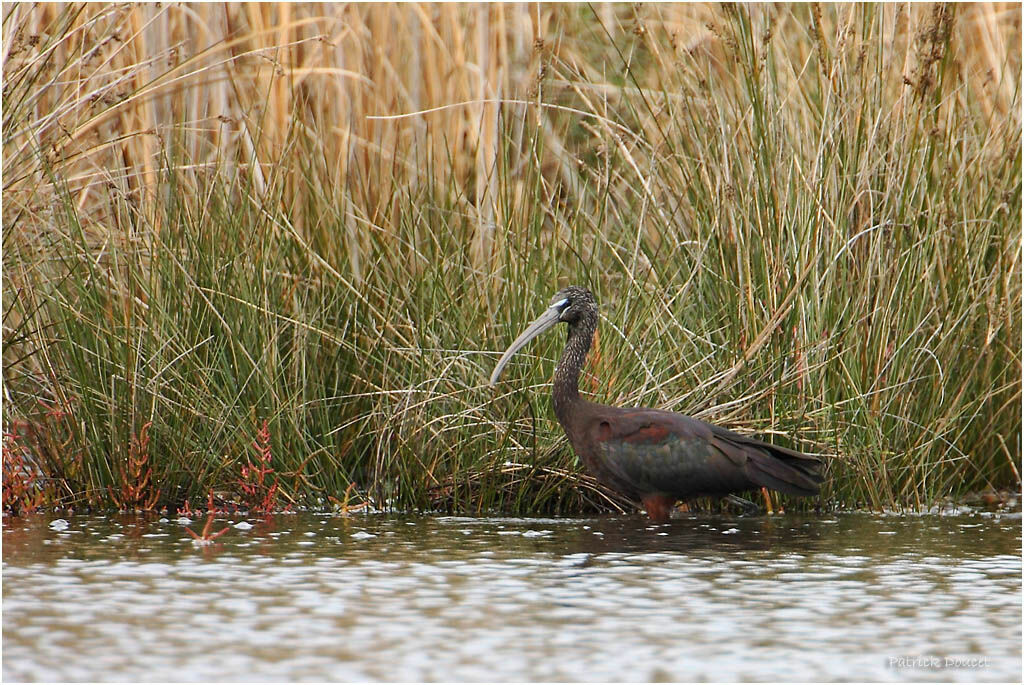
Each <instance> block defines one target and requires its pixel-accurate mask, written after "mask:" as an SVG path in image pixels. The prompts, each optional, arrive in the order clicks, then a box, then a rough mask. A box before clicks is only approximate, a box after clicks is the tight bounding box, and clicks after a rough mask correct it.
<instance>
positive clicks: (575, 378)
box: [553, 313, 597, 428]
mask: <svg viewBox="0 0 1024 685" xmlns="http://www.w3.org/2000/svg"><path fill="white" fill-rule="evenodd" d="M596 330H597V314H596V313H594V314H588V315H585V316H584V317H583V318H582V319H580V320H579V321H576V322H575V323H573V324H570V325H569V338H568V340H566V342H565V350H563V351H562V358H561V359H560V360H559V361H558V367H557V368H555V383H554V392H553V397H554V405H555V416H557V417H558V421H559V423H561V424H562V427H563V428H564V427H566V426H567V425H568V423H567V421H568V419H569V416H570V414H571V413H572V407H573V406H574V405H575V404H576V403H577V402H578V401H579V398H580V393H579V384H580V371H582V370H583V362H584V361H585V360H586V358H587V352H589V351H590V345H591V343H593V341H594V332H595V331H596Z"/></svg>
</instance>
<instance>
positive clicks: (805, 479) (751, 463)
mask: <svg viewBox="0 0 1024 685" xmlns="http://www.w3.org/2000/svg"><path fill="white" fill-rule="evenodd" d="M723 432H724V431H723ZM719 437H724V436H719ZM737 438H739V439H737ZM726 440H728V442H731V443H733V446H734V447H735V448H738V449H740V450H742V451H743V453H744V455H745V456H746V457H747V459H746V471H747V475H748V477H749V478H750V479H751V480H752V481H753V482H754V483H756V484H757V485H759V486H763V487H766V488H771V489H772V490H777V491H779V492H782V493H785V494H787V495H803V496H810V495H817V494H818V489H819V488H818V486H819V485H820V484H821V482H822V481H823V480H824V478H823V477H822V475H821V467H822V463H821V459H819V458H818V457H812V456H810V455H807V454H802V453H801V452H797V451H796V450H791V449H788V448H786V447H779V446H777V445H772V444H770V443H767V442H761V441H760V440H755V439H754V438H748V437H746V436H739V435H736V434H735V433H733V434H732V435H729V436H728V437H727V438H726Z"/></svg>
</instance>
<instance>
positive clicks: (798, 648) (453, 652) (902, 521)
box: [2, 514, 1021, 681]
mask: <svg viewBox="0 0 1024 685" xmlns="http://www.w3.org/2000/svg"><path fill="white" fill-rule="evenodd" d="M56 518H57V517H56V516H54V515H37V516H34V517H30V518H28V519H26V520H19V519H11V518H5V519H4V521H3V672H2V675H3V679H4V680H5V681H15V680H99V681H110V680H128V681H135V680H138V681H153V680H176V681H177V680H184V681H206V680H215V681H216V680H229V681H230V680H479V681H491V680H499V681H502V680H597V681H606V680H633V681H635V680H712V679H718V680H723V679H724V680H760V681H782V680H839V679H850V678H855V679H864V680H907V681H913V680H961V681H979V680H981V681H991V680H1019V679H1020V677H1021V521H1020V515H1019V514H1013V515H1002V516H1000V515H999V514H995V515H991V514H985V515H978V514H975V515H970V516H906V517H897V516H874V515H868V514H841V515H834V516H824V517H797V516H783V517H752V518H732V517H693V518H686V519H682V520H676V521H674V522H673V523H672V524H670V525H668V526H656V525H651V524H649V523H647V522H646V521H644V520H643V519H641V518H640V517H638V516H630V517H619V518H614V517H612V518H608V517H598V518H590V519H561V518H552V519H519V518H515V519H513V518H457V517H385V516H355V517H348V518H346V517H339V516H330V515H312V514H297V515H282V516H277V517H274V518H272V519H270V520H267V521H261V520H259V519H249V521H248V523H249V524H251V525H252V527H251V528H248V529H246V527H245V525H244V524H243V526H242V527H232V528H231V529H230V530H229V531H228V532H227V533H225V534H224V535H222V536H221V537H219V538H217V540H216V544H214V545H210V546H206V547H197V546H195V545H194V544H193V542H192V538H191V537H190V536H189V535H188V533H187V532H186V531H185V523H184V522H180V521H178V520H176V519H175V518H173V517H172V518H171V519H170V520H167V519H164V520H157V519H153V518H150V519H145V518H136V517H114V518H110V517H102V518H101V517H67V518H66V525H65V524H62V523H60V522H58V521H55V519H56ZM242 521H243V519H241V518H239V517H234V518H230V517H229V518H226V519H223V520H219V521H217V522H216V523H215V525H214V528H213V530H219V529H221V528H223V527H224V526H225V525H228V524H232V523H239V522H242ZM202 524H203V521H196V522H194V523H191V524H190V526H191V528H192V529H193V530H196V531H199V530H201V528H202ZM947 658H948V659H963V661H960V662H954V661H947ZM900 659H903V661H899V660H900ZM972 660H973V661H972Z"/></svg>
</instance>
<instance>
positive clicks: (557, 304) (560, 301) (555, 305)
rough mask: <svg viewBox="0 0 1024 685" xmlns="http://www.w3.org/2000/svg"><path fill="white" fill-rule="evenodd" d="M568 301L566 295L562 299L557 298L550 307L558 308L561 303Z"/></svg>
mask: <svg viewBox="0 0 1024 685" xmlns="http://www.w3.org/2000/svg"><path fill="white" fill-rule="evenodd" d="M568 301H569V298H568V297H563V298H562V299H560V300H559V301H558V302H555V303H554V304H552V305H551V306H552V307H559V308H560V307H561V306H562V305H563V304H565V303H566V302H568Z"/></svg>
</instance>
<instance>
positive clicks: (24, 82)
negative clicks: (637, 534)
mask: <svg viewBox="0 0 1024 685" xmlns="http://www.w3.org/2000/svg"><path fill="white" fill-rule="evenodd" d="M3 12H4V15H3V25H2V30H3V38H4V41H3V45H4V48H3V49H4V50H5V59H4V67H3V98H4V100H3V103H4V108H3V134H2V135H3V307H4V311H3V344H4V349H3V372H4V431H5V440H4V478H5V488H4V492H5V500H4V507H5V510H9V511H19V510H23V509H30V508H33V507H38V506H41V505H42V504H43V503H44V501H45V504H46V505H58V504H59V505H70V506H94V507H111V506H113V507H121V508H143V509H145V508H159V507H181V506H183V505H184V506H188V505H186V502H192V503H195V502H204V501H210V502H213V501H214V500H215V499H216V501H219V502H241V503H244V502H247V501H250V500H251V502H252V503H254V504H253V506H256V507H259V506H261V505H266V502H267V500H268V497H269V496H270V495H272V499H273V500H274V502H275V503H278V505H279V506H289V505H298V506H305V505H309V506H327V505H328V504H329V503H330V502H338V501H342V499H343V500H344V502H345V507H346V509H347V508H349V506H350V505H349V502H350V501H352V503H353V504H352V505H351V506H358V505H359V504H361V503H369V504H370V505H371V506H373V507H376V508H381V509H384V508H397V509H409V508H422V509H434V508H443V509H446V510H452V511H462V512H477V511H486V510H494V509H500V510H505V511H517V512H539V511H555V512H566V513H569V512H577V511H585V510H595V509H612V510H614V508H615V507H617V506H623V503H620V502H617V501H615V500H614V499H613V498H611V497H610V496H609V495H608V494H607V493H605V492H603V491H602V490H601V489H600V487H599V486H598V485H597V484H596V483H594V482H593V481H591V480H590V479H588V478H587V477H585V475H584V474H582V473H581V472H580V471H579V468H578V466H577V465H576V463H575V460H574V458H573V456H572V454H571V451H570V450H569V448H568V446H567V444H566V443H565V441H564V439H562V437H561V432H560V430H559V429H558V426H557V424H556V423H555V422H554V418H553V416H552V413H551V411H550V406H549V400H548V390H549V385H548V381H549V379H550V377H551V372H552V367H553V364H554V360H555V358H556V357H557V354H558V352H559V342H558V341H557V340H556V339H555V338H551V339H548V340H547V341H538V342H537V343H535V344H534V346H533V347H532V348H530V349H529V350H527V352H528V353H530V354H528V355H526V356H525V357H524V359H526V360H528V361H526V362H525V363H523V362H520V363H519V365H518V367H513V368H512V369H511V370H510V372H509V373H508V374H507V377H506V381H504V382H503V383H502V385H501V386H500V387H499V388H498V389H497V390H493V389H491V388H489V387H487V385H486V381H487V378H488V375H489V372H490V369H491V365H492V364H493V363H494V361H495V360H496V358H497V354H498V353H500V351H501V350H502V349H504V347H505V346H506V344H507V343H508V342H509V341H510V340H511V338H512V337H513V336H514V335H515V334H516V333H517V332H518V331H519V330H521V328H522V327H523V326H524V325H525V324H526V323H527V322H528V321H529V320H530V319H531V318H532V317H533V316H534V315H535V314H536V313H537V312H538V310H539V308H541V307H542V306H543V304H544V303H545V302H546V301H547V298H548V297H549V296H550V294H551V293H553V292H554V291H555V290H557V289H558V288H559V287H561V286H564V285H567V284H569V283H579V284H583V285H587V286H589V287H590V288H591V289H592V290H594V292H595V294H596V295H597V297H598V301H599V302H600V303H601V305H602V309H603V316H604V320H603V321H602V323H601V329H600V333H599V338H598V341H597V344H596V345H595V350H594V352H593V353H592V359H591V363H590V367H589V375H588V376H587V377H586V378H584V380H583V386H584V390H586V391H587V392H589V393H591V394H592V395H593V396H594V397H595V398H596V399H598V400H601V401H606V402H611V403H619V404H634V405H644V406H658V407H664V408H669V409H673V410H677V411H683V412H686V413H690V414H692V415H695V416H698V417H701V418H705V419H709V420H714V421H715V422H718V423H721V424H723V425H726V426H728V427H731V428H733V429H735V430H739V431H751V432H758V433H761V434H765V435H768V436H769V438H770V439H772V440H775V441H778V442H780V443H782V444H786V445H788V446H794V447H797V448H800V449H803V450H805V451H809V452H815V453H820V454H824V455H826V456H827V457H828V461H829V464H830V466H829V480H828V484H827V486H826V488H825V490H824V492H823V496H822V497H823V499H822V503H824V504H826V505H837V506H869V507H916V508H921V507H925V506H928V505H929V504H931V503H932V502H934V501H936V500H938V499H939V498H943V497H947V496H959V495H961V494H964V493H966V492H970V491H978V490H981V489H983V488H986V487H1006V486H1014V485H1015V484H1016V483H1019V464H1020V459H1021V385H1020V379H1021V321H1020V312H1021V264H1020V255H1021V244H1020V235H1021V234H1020V225H1021V100H1020V90H1019V84H1020V69H1021V54H1020V44H1021V23H1020V20H1021V10H1020V7H1019V5H1011V4H998V3H996V4H986V3H982V4H975V5H971V6H946V5H942V6H938V5H936V6H930V5H914V6H903V5H901V6H890V5H885V6H881V5H842V6H833V5H816V4H812V5H799V6H797V5H794V6H772V7H767V6H756V7H745V6H734V5H731V4H727V5H724V6H714V7H712V6H702V5H686V6H666V5H653V6H649V7H645V6H632V5H630V6H626V5H596V6H575V5H551V6H546V5H529V6H525V5H524V6H507V5H492V6H477V5H427V4H419V3H414V4H406V5H345V6H341V7H337V6H325V5H312V4H311V5H291V4H260V5H216V6H215V5H207V4H199V5H187V4H186V5H169V4H161V5H98V4H95V5H94V4H88V5H85V4H65V5H59V6H58V5H46V4H40V5H23V4H11V5H5V7H4V10H3ZM399 35H400V36H403V38H402V39H401V40H396V39H395V36H399ZM531 355H532V356H531ZM254 441H255V444H256V446H257V447H258V448H259V451H260V454H265V455H268V456H269V455H270V454H271V453H272V454H273V482H272V484H271V482H270V481H269V480H266V482H265V481H264V480H263V479H260V478H259V477H258V475H259V473H260V472H259V470H258V469H263V468H268V467H267V464H266V463H265V462H263V461H261V462H260V464H257V465H256V467H257V470H252V469H249V470H246V471H244V474H245V477H240V475H239V474H242V473H243V468H244V467H246V465H247V464H248V465H250V466H252V465H253V462H252V459H253V456H252V455H253V449H254V447H253V445H254ZM9 456H10V458H11V459H15V458H17V459H18V460H19V463H18V465H17V466H16V467H15V466H14V465H13V462H12V466H11V467H10V468H8V458H9ZM267 462H269V460H267ZM269 473H270V471H269V470H268V471H266V474H269ZM9 474H10V478H11V479H15V478H17V479H18V480H17V483H16V485H17V487H18V488H20V490H18V492H24V495H23V497H22V498H19V499H20V500H23V501H19V502H13V503H8V501H7V493H8V492H14V491H13V490H8V487H7V486H8V485H9V484H8V482H7V481H8V476H9ZM254 474H256V475H255V476H254ZM254 478H255V480H254ZM11 482H12V483H14V480H12V481H11ZM353 484H355V485H354V486H353ZM40 493H43V494H40Z"/></svg>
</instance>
